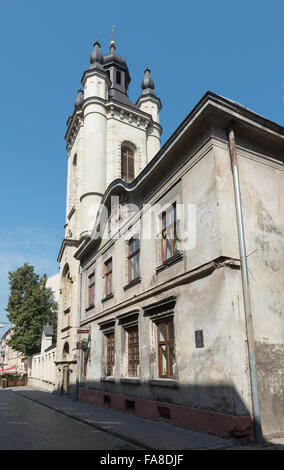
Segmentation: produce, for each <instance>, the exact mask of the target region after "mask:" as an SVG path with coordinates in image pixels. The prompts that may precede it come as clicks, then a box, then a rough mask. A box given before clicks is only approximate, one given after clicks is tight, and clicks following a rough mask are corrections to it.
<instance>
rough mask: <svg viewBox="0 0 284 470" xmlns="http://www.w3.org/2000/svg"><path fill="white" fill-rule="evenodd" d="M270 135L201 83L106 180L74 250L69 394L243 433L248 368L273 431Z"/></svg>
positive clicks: (277, 272)
mask: <svg viewBox="0 0 284 470" xmlns="http://www.w3.org/2000/svg"><path fill="white" fill-rule="evenodd" d="M230 129H231V130H232V129H233V134H234V144H235V147H234V148H231V146H230V142H229V137H228V135H229V130H230ZM283 143H284V129H283V128H282V127H280V126H278V125H276V124H274V123H272V122H270V121H268V120H266V119H264V118H262V117H261V116H258V115H257V114H255V113H253V112H251V111H248V110H247V109H246V108H244V107H242V106H240V105H238V104H237V103H233V102H231V101H229V100H226V99H224V98H221V97H219V96H217V95H215V94H213V93H210V92H208V93H207V94H206V95H205V96H204V97H203V98H202V99H201V101H200V102H199V103H198V104H197V106H196V107H195V108H194V109H193V111H192V112H191V113H190V114H189V115H188V117H187V118H186V119H185V121H184V122H183V123H182V124H181V125H180V126H179V128H178V129H177V130H176V131H175V133H174V134H173V135H172V137H171V138H170V139H169V140H168V142H166V144H165V145H164V146H163V147H162V149H161V150H160V151H159V152H158V154H157V155H156V156H155V157H154V158H153V159H152V160H151V162H149V164H148V165H147V167H146V168H145V169H144V171H143V172H142V173H141V174H140V175H138V176H137V177H136V178H135V179H134V180H133V181H132V182H130V183H129V182H127V181H125V180H123V179H119V180H116V181H114V182H113V183H112V184H110V185H109V186H108V188H107V190H106V192H105V193H104V196H103V199H102V205H103V207H104V208H105V211H104V212H103V211H101V212H100V213H99V214H98V216H97V219H96V222H95V225H94V228H93V232H92V234H91V236H89V237H88V238H86V240H85V242H84V243H83V244H82V246H81V247H80V248H79V249H78V250H77V251H76V253H75V258H76V259H77V260H79V261H80V263H81V269H82V273H81V277H82V281H81V293H80V300H81V308H80V319H81V321H80V327H81V328H85V329H86V330H87V331H89V336H88V338H87V339H88V341H87V347H86V349H84V350H81V351H80V355H81V357H80V364H81V366H80V375H81V376H80V388H79V397H80V398H81V399H82V400H86V401H89V402H93V403H96V404H99V405H102V406H112V407H113V408H114V409H117V410H121V411H127V412H133V413H136V414H137V415H139V416H143V417H147V418H152V419H153V418H154V419H165V420H167V421H168V422H171V423H173V424H176V425H180V426H185V427H188V428H190V429H195V430H199V431H205V432H210V433H214V434H218V435H220V436H224V437H229V436H237V437H244V438H247V439H250V440H253V439H254V433H255V429H254V426H253V421H254V420H256V416H255V403H254V400H255V395H254V393H255V391H254V388H255V383H254V380H255V379H256V381H257V383H256V385H257V400H258V404H259V408H260V417H259V421H260V422H259V425H260V426H261V427H262V432H263V433H264V434H265V435H266V436H269V435H271V434H274V433H282V432H283V431H284V427H283V426H284V419H283V418H284V416H283V385H284V382H283V379H284V375H283V363H282V359H281V357H283V351H284V344H283V339H284V335H283V333H284V325H283V318H282V315H283V277H284V272H283V265H284V263H283V261H284V259H283V258H284V252H283V233H284V232H283V215H284V208H283V202H281V193H282V192H283V189H284V188H283V185H284V181H283ZM233 150H234V152H235V153H234V154H233ZM235 165H237V167H238V172H239V175H238V176H239V182H240V187H241V199H240V200H241V209H242V221H243V226H244V230H245V232H244V233H245V240H246V245H247V249H246V253H245V258H246V261H247V263H248V271H249V278H250V283H249V296H250V297H249V299H250V304H251V305H250V310H249V309H248V305H247V297H246V296H247V286H246V285H245V284H244V279H243V269H242V268H243V263H244V260H243V259H242V256H241V255H240V238H239V235H238V233H239V225H238V223H239V220H238V214H239V211H238V210H237V209H239V208H238V207H237V206H236V204H237V203H238V199H237V197H236V193H235V184H234V175H233V172H232V168H233V167H234V166H235ZM133 208H136V209H135V210H133ZM113 219H114V220H115V223H112V221H113ZM248 314H251V315H252V331H251V329H250V323H249V320H250V318H249V317H248ZM252 339H253V342H252ZM252 354H254V358H255V360H256V377H255V376H254V375H253V371H252V367H253V363H252V360H251V357H252Z"/></svg>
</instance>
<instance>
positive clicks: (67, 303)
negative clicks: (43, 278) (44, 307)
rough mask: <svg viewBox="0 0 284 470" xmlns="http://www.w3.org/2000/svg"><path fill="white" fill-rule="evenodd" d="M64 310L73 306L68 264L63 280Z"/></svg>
mask: <svg viewBox="0 0 284 470" xmlns="http://www.w3.org/2000/svg"><path fill="white" fill-rule="evenodd" d="M61 289H62V297H63V302H62V303H63V312H65V311H66V310H68V309H70V307H71V293H72V281H71V276H70V270H69V266H68V264H66V265H65V267H64V270H63V275H62V281H61Z"/></svg>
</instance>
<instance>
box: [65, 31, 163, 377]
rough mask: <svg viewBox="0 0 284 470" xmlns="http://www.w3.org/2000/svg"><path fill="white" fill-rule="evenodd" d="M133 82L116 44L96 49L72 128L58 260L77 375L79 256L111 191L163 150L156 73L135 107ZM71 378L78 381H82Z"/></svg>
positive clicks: (69, 361) (68, 352) (69, 360)
mask: <svg viewBox="0 0 284 470" xmlns="http://www.w3.org/2000/svg"><path fill="white" fill-rule="evenodd" d="M130 82H131V77H130V73H129V70H128V67H127V63H126V60H125V59H124V58H123V57H121V56H119V55H118V54H117V52H116V44H115V42H114V41H113V40H112V41H111V43H110V49H109V52H108V53H107V54H106V55H103V53H102V51H101V46H100V43H99V42H98V41H96V42H95V44H94V47H93V50H92V52H91V55H90V61H89V67H88V69H87V70H86V71H85V72H84V73H83V76H82V79H81V83H82V88H81V89H80V90H79V91H78V94H77V97H76V99H75V103H74V109H73V113H72V115H71V116H70V117H69V118H68V120H67V132H66V135H65V140H66V148H67V153H68V171H67V173H68V174H67V197H66V220H65V237H64V240H63V242H62V245H61V249H60V253H59V256H58V261H59V262H60V272H61V290H60V292H61V296H60V302H59V318H58V335H57V338H58V348H57V359H58V361H59V363H60V364H62V363H66V366H65V367H67V366H68V367H69V368H70V370H71V371H72V370H73V369H74V368H75V365H74V364H75V363H76V352H73V351H75V349H76V348H75V346H76V339H77V338H76V328H77V323H76V318H77V305H78V262H77V261H76V260H75V258H74V253H75V251H76V250H77V249H78V247H79V246H80V244H81V243H82V242H83V241H84V239H85V238H86V236H88V235H89V234H90V233H91V231H92V229H93V226H94V222H95V218H96V214H97V211H98V208H99V205H100V202H101V200H102V197H103V194H104V192H105V190H106V189H107V187H108V185H109V184H110V183H111V182H112V181H113V180H115V179H117V178H122V179H124V180H127V181H132V180H133V179H135V178H136V177H137V176H138V174H139V173H140V172H141V171H142V170H143V168H144V167H145V166H146V165H147V163H149V161H150V160H151V159H152V158H153V157H154V156H155V154H156V153H157V152H158V151H159V149H160V136H161V132H162V129H161V126H160V124H159V112H160V109H161V107H162V106H161V102H160V99H159V98H158V97H157V96H156V94H155V91H154V81H153V78H152V77H151V75H150V70H149V69H148V68H147V69H146V70H145V72H144V78H143V80H142V84H141V87H142V91H141V95H140V97H139V98H138V100H137V102H136V104H134V103H133V102H132V101H131V100H130V98H129V94H128V93H129V84H130ZM60 361H61V362H60ZM62 361H63V362H62ZM64 361H65V362H64ZM62 370H63V366H62V367H61V372H60V371H59V372H60V373H59V376H58V377H59V379H58V380H59V382H60V381H62V380H63V379H62ZM60 374H61V375H60ZM68 377H73V378H75V373H71V374H70V375H69V376H68ZM70 380H71V379H70ZM71 383H72V380H71V382H70V384H71Z"/></svg>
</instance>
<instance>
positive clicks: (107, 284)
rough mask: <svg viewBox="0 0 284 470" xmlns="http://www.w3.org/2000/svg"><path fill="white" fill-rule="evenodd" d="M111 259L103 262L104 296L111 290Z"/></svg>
mask: <svg viewBox="0 0 284 470" xmlns="http://www.w3.org/2000/svg"><path fill="white" fill-rule="evenodd" d="M111 278H112V258H110V259H109V260H108V261H106V262H105V296H106V297H107V296H108V295H110V294H111V289H112V279H111Z"/></svg>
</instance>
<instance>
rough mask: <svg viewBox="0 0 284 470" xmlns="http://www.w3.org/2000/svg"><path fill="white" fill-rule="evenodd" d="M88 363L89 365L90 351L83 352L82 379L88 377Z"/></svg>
mask: <svg viewBox="0 0 284 470" xmlns="http://www.w3.org/2000/svg"><path fill="white" fill-rule="evenodd" d="M87 363H88V351H87V350H86V349H84V350H83V361H82V378H86V376H87Z"/></svg>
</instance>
